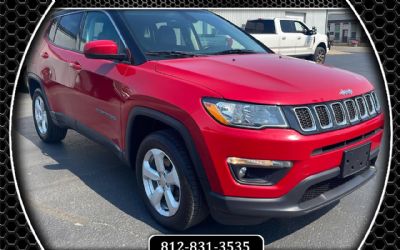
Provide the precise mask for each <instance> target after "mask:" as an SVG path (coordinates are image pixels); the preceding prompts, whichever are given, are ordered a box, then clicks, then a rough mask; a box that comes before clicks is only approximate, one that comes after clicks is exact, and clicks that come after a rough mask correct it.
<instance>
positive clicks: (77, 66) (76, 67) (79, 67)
mask: <svg viewBox="0 0 400 250" xmlns="http://www.w3.org/2000/svg"><path fill="white" fill-rule="evenodd" d="M69 66H70V67H71V68H73V69H74V70H81V69H82V66H81V65H80V63H78V62H71V63H69Z"/></svg>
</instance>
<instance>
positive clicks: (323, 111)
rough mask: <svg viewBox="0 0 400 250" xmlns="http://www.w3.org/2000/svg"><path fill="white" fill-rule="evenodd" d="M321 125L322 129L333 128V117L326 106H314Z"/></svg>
mask: <svg viewBox="0 0 400 250" xmlns="http://www.w3.org/2000/svg"><path fill="white" fill-rule="evenodd" d="M314 109H315V112H316V113H317V118H318V121H319V124H320V125H321V127H322V128H328V127H332V121H331V117H330V114H329V111H328V108H327V107H326V106H325V105H318V106H314Z"/></svg>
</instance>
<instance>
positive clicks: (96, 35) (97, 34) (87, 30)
mask: <svg viewBox="0 0 400 250" xmlns="http://www.w3.org/2000/svg"><path fill="white" fill-rule="evenodd" d="M95 40H112V41H114V42H115V43H117V45H118V50H119V51H118V52H119V53H122V52H124V50H125V47H124V45H123V43H122V41H121V39H120V37H119V35H118V33H117V31H116V30H115V27H114V25H113V24H112V22H111V21H110V18H109V17H108V16H107V15H106V14H104V13H102V12H88V14H87V16H86V18H85V24H84V28H83V32H82V37H81V40H80V44H79V50H80V51H83V48H84V47H85V44H86V43H87V42H90V41H95Z"/></svg>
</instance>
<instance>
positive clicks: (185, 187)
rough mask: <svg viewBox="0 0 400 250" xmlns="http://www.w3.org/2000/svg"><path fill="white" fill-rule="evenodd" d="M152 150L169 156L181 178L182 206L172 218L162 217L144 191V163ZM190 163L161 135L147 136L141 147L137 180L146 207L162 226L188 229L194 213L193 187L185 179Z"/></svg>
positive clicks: (137, 165)
mask: <svg viewBox="0 0 400 250" xmlns="http://www.w3.org/2000/svg"><path fill="white" fill-rule="evenodd" d="M152 148H157V149H160V150H162V151H164V152H165V153H166V154H167V155H168V157H169V158H170V160H171V161H172V162H173V164H174V166H175V169H176V171H177V173H178V176H179V181H180V186H181V187H180V191H181V197H180V204H179V208H178V211H177V212H176V213H175V214H174V215H173V216H170V217H166V216H162V215H161V214H159V213H158V212H157V211H156V210H155V209H154V207H153V206H152V205H151V203H150V201H149V199H148V198H147V195H146V192H145V189H144V185H143V179H142V171H143V169H142V163H143V159H144V156H145V154H146V153H147V152H148V151H149V150H150V149H152ZM188 163H189V162H187V159H185V157H183V156H182V155H181V152H179V151H178V149H177V148H176V147H175V146H174V144H173V143H172V141H170V140H168V138H167V137H165V136H162V135H160V134H151V135H149V136H147V137H146V138H145V139H144V140H143V142H142V144H141V145H140V148H139V150H138V154H137V157H136V178H137V183H138V187H139V191H140V194H141V196H142V198H143V200H144V202H145V205H146V207H147V208H148V209H149V211H150V212H151V214H152V215H153V216H154V217H155V218H156V220H158V221H159V222H160V223H161V224H163V225H165V226H167V227H170V228H173V229H176V230H184V229H186V228H187V227H188V223H189V220H190V217H191V214H192V212H193V193H192V190H191V185H189V183H188V180H187V179H186V178H185V176H186V175H185V165H186V164H188ZM189 164H191V163H189Z"/></svg>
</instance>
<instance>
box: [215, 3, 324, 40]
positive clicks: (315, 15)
mask: <svg viewBox="0 0 400 250" xmlns="http://www.w3.org/2000/svg"><path fill="white" fill-rule="evenodd" d="M210 10H211V11H212V12H214V13H216V14H218V15H220V16H222V17H224V18H225V19H227V20H229V21H231V22H232V23H234V24H236V25H237V26H239V27H244V25H245V24H246V22H247V20H252V19H258V18H274V17H291V18H296V19H300V18H302V16H304V18H302V19H305V20H304V21H305V23H306V25H307V26H308V27H309V28H312V27H313V26H315V27H316V28H317V31H318V33H321V34H326V32H327V10H318V9H315V10H295V9H286V10H277V9H272V10H271V9H210Z"/></svg>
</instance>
